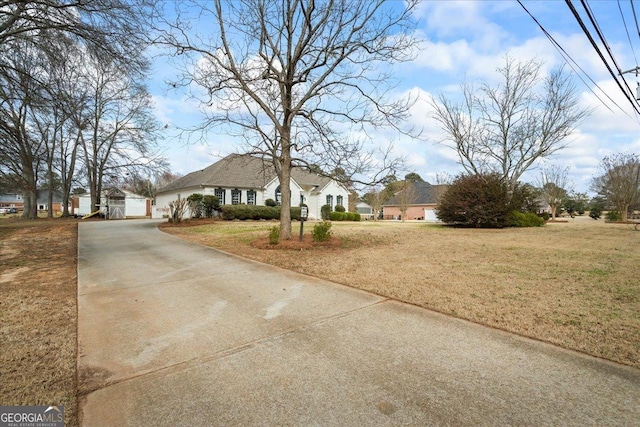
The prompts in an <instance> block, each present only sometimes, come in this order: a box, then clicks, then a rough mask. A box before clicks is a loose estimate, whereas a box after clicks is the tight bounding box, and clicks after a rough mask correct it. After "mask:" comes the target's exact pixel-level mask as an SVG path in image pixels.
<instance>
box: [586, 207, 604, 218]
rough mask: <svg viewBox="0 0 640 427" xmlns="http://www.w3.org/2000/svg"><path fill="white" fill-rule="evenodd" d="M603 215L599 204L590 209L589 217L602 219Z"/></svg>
mask: <svg viewBox="0 0 640 427" xmlns="http://www.w3.org/2000/svg"><path fill="white" fill-rule="evenodd" d="M601 215H602V209H600V208H599V207H597V206H593V207H592V208H591V210H590V211H589V217H591V218H593V219H600V216H601Z"/></svg>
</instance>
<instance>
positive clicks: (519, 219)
mask: <svg viewBox="0 0 640 427" xmlns="http://www.w3.org/2000/svg"><path fill="white" fill-rule="evenodd" d="M511 225H513V226H514V227H541V226H543V225H544V219H542V218H541V217H539V216H538V215H536V214H534V213H531V212H518V211H513V212H511Z"/></svg>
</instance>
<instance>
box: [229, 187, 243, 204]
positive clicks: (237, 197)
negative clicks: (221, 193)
mask: <svg viewBox="0 0 640 427" xmlns="http://www.w3.org/2000/svg"><path fill="white" fill-rule="evenodd" d="M240 203H242V191H241V190H238V189H235V190H231V204H232V205H239V204H240Z"/></svg>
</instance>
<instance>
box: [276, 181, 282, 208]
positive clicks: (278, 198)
mask: <svg viewBox="0 0 640 427" xmlns="http://www.w3.org/2000/svg"><path fill="white" fill-rule="evenodd" d="M281 203H282V193H281V192H280V186H279V185H278V188H276V204H277V205H278V206H280V204H281Z"/></svg>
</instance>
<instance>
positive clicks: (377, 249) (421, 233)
mask: <svg viewBox="0 0 640 427" xmlns="http://www.w3.org/2000/svg"><path fill="white" fill-rule="evenodd" d="M274 224H275V223H272V222H214V223H209V224H204V225H195V224H191V225H195V226H191V227H170V226H168V224H166V225H164V224H163V229H164V230H165V231H167V232H169V233H171V234H175V235H176V236H179V237H181V238H183V239H186V240H190V241H194V242H198V243H201V244H204V245H208V246H212V247H215V248H219V249H221V250H224V251H227V252H231V253H235V254H238V255H241V256H243V257H247V258H250V259H254V260H257V261H262V262H266V263H269V264H273V265H277V266H280V267H284V268H287V269H291V270H295V271H298V272H301V273H304V274H308V275H312V276H316V277H320V278H323V279H328V280H332V281H335V282H338V283H342V284H345V285H348V286H352V287H355V288H359V289H364V290H367V291H371V292H374V293H376V294H380V295H384V296H387V297H390V298H394V299H397V300H401V301H406V302H409V303H411V304H416V305H419V306H422V307H426V308H429V309H432V310H436V311H439V312H442V313H447V314H451V315H453V316H456V317H460V318H463V319H468V320H471V321H473V322H477V323H481V324H484V325H488V326H491V327H495V328H499V329H503V330H506V331H510V332H514V333H517V334H520V335H524V336H528V337H532V338H535V339H538V340H542V341H546V342H550V343H553V344H557V345H560V346H562V347H566V348H569V349H573V350H578V351H581V352H585V353H588V354H591V355H594V356H597V357H602V358H605V359H609V360H613V361H616V362H620V363H624V364H628V365H632V366H636V367H640V274H639V272H640V232H637V231H634V230H633V227H632V226H630V225H621V224H605V223H604V222H603V221H602V220H600V221H594V220H592V219H590V218H576V219H575V220H569V221H568V222H564V223H554V224H547V225H546V226H544V227H542V228H512V229H504V230H482V229H459V228H450V227H445V226H441V225H435V224H434V225H429V224H424V223H422V224H420V223H404V224H403V223H392V222H378V223H374V222H363V223H334V226H333V235H334V236H335V237H336V238H337V239H336V241H334V242H333V243H331V244H329V245H324V246H321V247H313V245H312V244H311V243H310V242H309V240H310V239H309V238H308V237H306V240H307V242H306V243H304V244H302V245H299V244H297V243H292V244H290V245H288V246H287V247H286V248H278V247H276V248H274V247H271V246H270V245H268V244H266V243H265V242H266V237H267V234H268V230H269V228H270V227H272V226H273V225H274ZM312 227H313V223H308V224H306V227H305V231H306V233H307V234H308V233H309V232H310V230H311V228H312ZM296 228H297V224H295V225H294V233H296V232H297V230H296Z"/></svg>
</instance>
